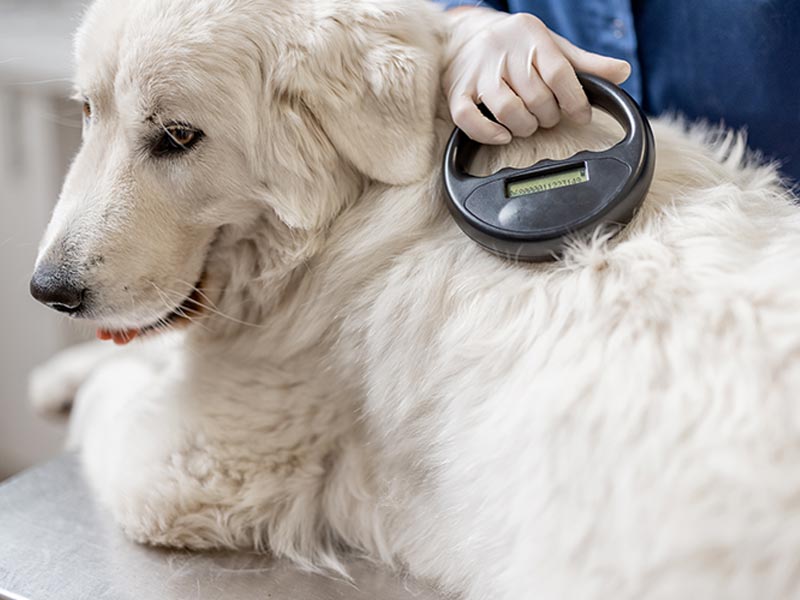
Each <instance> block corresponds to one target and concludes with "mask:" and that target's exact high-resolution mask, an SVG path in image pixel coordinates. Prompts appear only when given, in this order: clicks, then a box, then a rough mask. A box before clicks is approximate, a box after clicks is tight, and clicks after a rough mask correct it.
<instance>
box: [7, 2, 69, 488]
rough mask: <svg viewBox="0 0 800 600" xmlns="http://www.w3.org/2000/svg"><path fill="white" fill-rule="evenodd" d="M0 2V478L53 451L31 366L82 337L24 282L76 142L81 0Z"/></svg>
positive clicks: (55, 445) (52, 431) (56, 434)
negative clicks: (35, 405) (37, 410)
mask: <svg viewBox="0 0 800 600" xmlns="http://www.w3.org/2000/svg"><path fill="white" fill-rule="evenodd" d="M6 2H8V0H0V286H1V287H0V479H2V478H3V477H4V476H7V475H9V474H11V473H13V472H16V471H18V470H20V469H22V468H25V467H27V466H30V465H32V464H34V463H36V462H40V461H41V460H43V459H45V458H47V457H49V456H52V455H53V454H55V453H57V452H58V450H59V448H60V446H61V443H62V439H63V426H59V425H54V424H51V423H46V422H43V421H42V420H40V419H39V418H38V417H36V416H35V415H33V414H32V412H31V411H30V409H29V408H28V402H27V395H26V387H27V376H28V372H29V371H30V369H31V368H32V367H33V366H34V365H36V364H38V363H40V362H42V361H43V360H44V359H46V358H47V357H48V356H50V355H51V354H53V353H54V352H55V351H56V350H57V349H58V348H61V347H63V346H64V345H66V344H68V343H70V342H72V341H74V340H75V339H76V338H78V337H80V336H81V335H85V334H83V333H82V332H80V331H79V330H77V329H75V328H74V327H73V326H71V324H69V323H67V321H66V320H65V319H64V318H62V317H59V316H58V315H57V314H56V313H54V312H52V311H49V310H47V309H46V308H44V307H42V306H40V305H38V304H37V303H36V302H34V301H33V300H32V299H31V298H30V296H29V294H28V280H29V278H30V273H31V268H32V266H33V262H34V259H35V256H36V249H37V244H38V241H39V238H40V236H41V234H42V232H43V231H44V227H45V225H46V223H47V220H48V217H49V213H50V210H51V209H52V206H53V204H54V203H55V200H56V198H57V195H58V190H59V188H60V186H61V179H62V178H63V175H64V173H65V171H66V168H67V166H68V163H69V160H70V158H71V156H72V155H73V154H74V152H75V150H76V149H77V146H78V144H79V142H80V117H79V111H80V107H79V106H77V105H76V104H75V103H73V102H71V101H68V100H66V97H67V96H68V95H69V93H70V86H69V83H68V77H69V75H70V71H71V66H70V56H71V32H72V30H73V29H74V27H75V26H76V24H77V17H78V15H79V12H80V3H79V2H76V1H74V0H62V1H61V2H57V3H54V4H53V3H51V4H46V3H42V2H35V1H32V0H29V1H28V2H24V3H23V2H13V3H9V4H6Z"/></svg>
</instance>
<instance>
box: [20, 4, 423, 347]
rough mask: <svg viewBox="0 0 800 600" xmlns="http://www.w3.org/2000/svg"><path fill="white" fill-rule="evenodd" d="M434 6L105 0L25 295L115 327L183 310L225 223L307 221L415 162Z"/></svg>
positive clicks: (121, 333) (89, 37)
mask: <svg viewBox="0 0 800 600" xmlns="http://www.w3.org/2000/svg"><path fill="white" fill-rule="evenodd" d="M435 22H436V19H435V13H432V12H431V9H430V8H429V7H428V3H426V2H423V1H419V2H408V1H406V0H389V1H381V2H378V1H375V0H353V1H351V2H338V1H336V0H317V1H313V0H305V1H303V0H226V1H223V2H221V1H219V0H141V1H137V2H128V1H127V0H98V1H97V2H96V3H95V4H94V5H93V6H92V7H91V8H90V10H89V11H88V13H87V15H86V18H85V20H84V23H83V24H82V26H81V28H80V30H79V32H78V35H77V43H76V55H77V67H78V68H77V78H76V93H77V97H78V99H79V100H80V102H82V103H83V116H84V130H83V145H82V148H81V150H80V152H79V153H78V155H77V157H76V158H75V160H74V162H73V164H72V167H71V169H70V171H69V174H68V176H67V179H66V181H65V183H64V187H63V190H62V193H61V197H60V199H59V202H58V205H57V206H56V209H55V211H54V213H53V216H52V220H51V222H50V224H49V226H48V229H47V232H46V234H45V236H44V239H43V241H42V245H41V248H40V252H39V257H38V259H37V264H36V269H35V272H34V275H33V278H32V280H31V291H32V293H33V295H34V297H36V298H37V299H38V300H40V301H42V302H43V303H45V304H47V305H49V306H51V307H52V308H54V309H56V310H60V311H62V312H65V313H67V314H69V315H71V316H75V317H82V318H89V319H93V320H95V321H96V322H97V323H98V325H99V326H100V328H101V331H103V332H105V336H106V337H114V338H115V339H117V340H119V341H123V340H124V339H126V338H127V337H132V336H133V334H135V333H136V332H138V331H140V330H142V329H148V328H152V327H153V326H154V325H157V324H162V323H164V322H167V321H169V320H170V319H171V318H172V316H174V315H175V314H179V313H180V311H181V310H185V309H186V302H187V301H188V300H191V299H192V296H193V294H194V295H196V294H197V293H198V289H197V286H198V285H199V283H200V282H201V281H202V279H203V274H204V270H205V267H206V264H207V260H208V255H209V252H210V251H211V249H212V248H213V242H214V239H215V236H216V234H217V232H218V231H220V229H221V228H223V227H226V226H228V227H243V226H246V225H247V224H248V223H249V224H252V223H255V222H256V221H258V219H259V217H260V216H261V215H263V213H264V212H265V211H267V212H268V213H269V214H270V215H272V216H273V217H274V219H273V221H274V223H275V224H276V225H277V226H279V227H282V228H285V229H286V230H287V231H288V235H284V236H282V239H302V238H308V237H309V236H318V235H320V232H322V231H324V229H325V227H326V226H327V225H328V224H329V223H330V221H331V220H332V219H333V218H334V217H335V216H336V214H337V213H338V212H340V211H341V210H342V209H343V207H344V206H346V205H347V203H349V202H350V201H352V200H353V199H354V198H356V197H357V195H358V193H359V191H360V190H361V189H362V187H363V181H364V179H365V178H371V179H375V180H379V181H383V182H386V183H390V184H402V183H406V182H410V181H413V180H415V179H418V178H420V177H422V176H424V175H425V174H426V173H427V172H428V171H429V168H430V165H431V149H432V143H433V131H432V128H433V110H434V104H435V98H436V94H437V88H438V83H437V79H438V65H437V58H438V48H437V32H436V30H435ZM287 268H290V265H287ZM182 307H183V308H182Z"/></svg>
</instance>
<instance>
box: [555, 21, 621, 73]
mask: <svg viewBox="0 0 800 600" xmlns="http://www.w3.org/2000/svg"><path fill="white" fill-rule="evenodd" d="M551 35H552V36H553V39H554V40H555V42H556V44H558V47H559V48H560V49H561V52H563V53H564V56H565V57H566V58H567V60H568V61H569V62H570V64H571V65H572V66H573V67H574V68H575V70H576V71H583V72H585V73H591V74H592V75H597V76H599V77H602V78H604V79H608V80H609V81H611V82H613V83H622V82H623V81H625V80H626V79H627V78H628V77H629V76H630V74H631V66H630V64H628V62H627V61H624V60H619V59H618V58H611V57H610V56H602V55H601V54H595V53H593V52H587V51H586V50H583V49H581V48H578V47H577V46H575V45H574V44H573V43H572V42H570V41H568V40H567V39H566V38H563V37H561V36H560V35H558V34H556V33H552V34H551Z"/></svg>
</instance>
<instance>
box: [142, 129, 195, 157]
mask: <svg viewBox="0 0 800 600" xmlns="http://www.w3.org/2000/svg"><path fill="white" fill-rule="evenodd" d="M201 137H203V132H202V131H199V130H197V129H193V128H191V127H189V126H186V125H169V126H167V127H165V128H164V131H163V133H162V135H161V136H160V137H159V138H158V139H157V140H156V143H155V144H154V145H153V149H152V152H153V155H154V156H169V155H171V154H179V153H181V152H185V151H186V150H189V149H190V148H191V147H192V146H194V145H195V144H196V143H197V142H199V141H200V138H201Z"/></svg>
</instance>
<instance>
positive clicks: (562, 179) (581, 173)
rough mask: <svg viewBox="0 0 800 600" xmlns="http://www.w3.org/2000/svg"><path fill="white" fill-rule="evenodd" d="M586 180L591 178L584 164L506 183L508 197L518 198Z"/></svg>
mask: <svg viewBox="0 0 800 600" xmlns="http://www.w3.org/2000/svg"><path fill="white" fill-rule="evenodd" d="M585 181H589V178H588V177H587V176H586V165H582V166H580V167H576V168H574V169H568V170H565V171H558V172H557V173H548V174H547V175H539V176H537V177H529V178H528V179H517V180H516V181H509V182H508V183H506V196H507V197H508V198H516V197H517V196H526V195H527V194H537V193H539V192H546V191H548V190H554V189H556V188H562V187H567V186H570V185H576V184H578V183H584V182H585Z"/></svg>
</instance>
